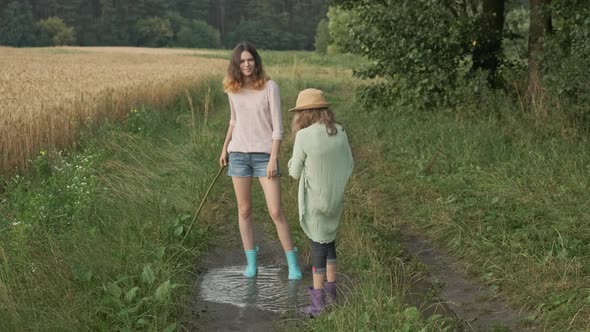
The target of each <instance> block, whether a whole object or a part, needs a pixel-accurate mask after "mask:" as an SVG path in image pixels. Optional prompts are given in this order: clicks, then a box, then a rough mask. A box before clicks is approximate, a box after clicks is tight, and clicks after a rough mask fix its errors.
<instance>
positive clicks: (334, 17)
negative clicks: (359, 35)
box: [328, 7, 365, 52]
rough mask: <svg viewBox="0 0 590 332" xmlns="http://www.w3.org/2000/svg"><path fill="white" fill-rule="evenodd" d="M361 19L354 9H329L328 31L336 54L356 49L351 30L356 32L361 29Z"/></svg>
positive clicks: (362, 25)
mask: <svg viewBox="0 0 590 332" xmlns="http://www.w3.org/2000/svg"><path fill="white" fill-rule="evenodd" d="M364 26H365V25H364V24H362V21H361V18H360V17H359V15H358V13H357V12H356V10H354V9H350V10H343V9H341V8H339V7H330V8H329V9H328V30H329V32H330V46H331V47H332V48H333V49H334V50H335V51H336V52H345V51H346V50H353V49H354V39H353V38H352V36H351V33H350V32H351V28H352V27H354V29H355V31H358V30H359V29H361V27H364Z"/></svg>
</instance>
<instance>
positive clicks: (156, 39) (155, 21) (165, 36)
mask: <svg viewBox="0 0 590 332" xmlns="http://www.w3.org/2000/svg"><path fill="white" fill-rule="evenodd" d="M137 34H138V37H139V44H140V45H143V46H150V47H163V46H167V45H168V44H169V43H170V41H171V40H172V37H173V36H174V33H173V32H172V26H171V25H170V21H169V20H167V19H165V18H161V17H149V18H144V19H141V20H139V21H137Z"/></svg>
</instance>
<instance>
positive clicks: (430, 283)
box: [401, 227, 536, 331]
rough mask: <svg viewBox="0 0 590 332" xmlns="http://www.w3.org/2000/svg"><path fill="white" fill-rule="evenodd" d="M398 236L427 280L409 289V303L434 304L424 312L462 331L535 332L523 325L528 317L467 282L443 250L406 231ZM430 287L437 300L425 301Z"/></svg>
mask: <svg viewBox="0 0 590 332" xmlns="http://www.w3.org/2000/svg"><path fill="white" fill-rule="evenodd" d="M402 234H403V236H402V238H403V239H402V240H401V245H402V246H403V247H404V248H405V249H406V250H407V251H408V253H410V254H411V255H412V256H414V257H415V258H416V259H417V260H419V261H420V262H422V263H423V264H425V265H426V266H427V268H428V274H427V277H425V278H424V279H423V280H420V281H418V282H417V283H416V285H415V287H413V288H414V289H413V291H414V296H415V298H414V299H412V302H421V301H422V303H423V305H432V304H433V303H437V304H435V306H436V307H435V308H428V309H429V310H430V311H433V310H434V311H435V312H436V313H438V314H444V315H452V316H454V317H456V318H457V319H458V320H459V323H460V326H461V328H462V330H463V331H536V328H535V326H526V324H524V320H526V319H525V318H526V316H528V315H529V313H527V312H526V311H524V310H517V309H514V308H511V307H510V306H508V305H507V304H506V302H504V301H502V300H501V299H500V298H498V294H497V293H496V292H494V291H493V290H492V289H491V288H490V287H487V286H485V285H483V284H482V283H481V282H478V281H476V280H473V279H472V278H469V277H468V276H467V273H466V272H465V270H464V269H463V268H462V267H461V264H460V263H459V262H457V261H456V260H455V259H453V258H452V256H451V255H450V254H448V253H447V252H446V251H445V250H443V249H440V248H437V247H435V246H434V245H432V244H431V243H430V242H429V241H427V240H426V239H425V238H424V237H423V236H422V235H421V234H419V233H416V232H415V231H413V230H411V229H409V228H406V227H402ZM432 287H434V288H436V289H437V290H438V294H437V298H435V299H428V298H426V296H425V294H426V293H427V292H428V290H429V289H431V288H432ZM433 300H434V301H433ZM418 306H419V305H418Z"/></svg>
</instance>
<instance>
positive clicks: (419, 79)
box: [318, 0, 590, 132]
mask: <svg viewBox="0 0 590 332" xmlns="http://www.w3.org/2000/svg"><path fill="white" fill-rule="evenodd" d="M332 5H334V6H337V7H335V8H331V9H330V11H329V12H328V21H327V23H326V24H325V26H323V27H322V25H321V24H320V26H318V35H321V34H325V33H326V32H322V31H328V32H329V34H330V36H329V38H330V41H331V43H332V44H334V45H336V46H337V47H339V48H340V49H341V50H342V51H346V52H352V53H358V54H362V55H364V56H366V57H367V58H368V59H369V60H370V65H369V66H367V67H364V68H361V69H358V70H357V71H356V74H357V75H358V76H360V77H363V78H376V77H378V78H381V79H380V80H378V81H377V83H374V84H371V85H369V86H368V87H367V88H366V89H364V90H363V91H362V93H361V97H362V100H364V101H365V103H366V104H371V105H382V106H391V105H403V104H407V105H412V106H418V107H420V108H423V109H430V110H432V109H436V108H441V107H443V108H449V107H456V106H458V105H457V103H461V102H462V101H463V100H465V99H464V98H460V97H461V96H465V95H475V96H477V95H481V93H482V91H483V90H482V88H487V89H491V90H492V91H502V90H503V91H507V92H509V91H513V92H514V90H515V89H514V88H515V86H514V85H515V84H517V85H518V84H521V82H524V84H522V85H523V86H522V87H518V89H516V92H517V93H521V94H522V98H523V99H525V100H526V101H527V102H528V103H527V105H528V106H531V107H530V109H531V110H533V111H534V112H536V114H537V116H538V118H539V119H542V118H543V117H546V115H547V112H548V111H549V108H550V107H551V106H549V105H548V103H547V98H548V97H550V96H551V97H556V98H557V99H556V100H561V101H562V103H561V104H560V103H556V105H557V106H560V107H564V110H565V111H567V112H570V113H571V114H570V115H572V117H573V118H575V120H576V121H577V123H580V124H582V125H583V126H584V127H585V129H586V130H588V131H589V132H590V110H589V108H588V105H589V104H590V78H589V77H588V68H589V67H590V38H589V37H590V1H588V0H333V1H332ZM326 27H327V28H326ZM320 39H321V38H320ZM324 39H325V38H324ZM322 45H323V47H324V48H326V46H325V45H326V43H323V44H322ZM513 92H512V93H513ZM565 101H567V102H568V104H567V107H565V106H566V105H564V104H563V102H565Z"/></svg>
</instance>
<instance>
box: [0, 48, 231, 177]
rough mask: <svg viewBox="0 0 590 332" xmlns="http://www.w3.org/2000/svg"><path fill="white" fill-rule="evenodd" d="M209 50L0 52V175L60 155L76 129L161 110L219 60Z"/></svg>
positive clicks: (215, 70)
mask: <svg viewBox="0 0 590 332" xmlns="http://www.w3.org/2000/svg"><path fill="white" fill-rule="evenodd" d="M212 52H214V51H198V50H195V51H193V50H175V49H171V50H167V49H148V48H145V49H144V48H131V47H122V48H117V47H105V48H97V47H92V48H83V47H55V48H19V49H17V48H10V47H0V174H7V173H12V172H14V171H15V170H16V169H20V168H24V167H26V165H27V163H28V161H29V160H30V159H32V158H34V157H35V156H36V155H38V154H39V152H40V151H41V150H48V149H57V150H61V149H65V148H67V147H68V146H71V145H72V144H73V143H75V142H76V140H77V139H78V135H79V132H80V129H81V128H82V127H83V126H91V125H92V124H94V123H100V122H101V121H104V120H112V121H116V120H121V119H124V118H125V116H126V114H127V113H128V112H129V110H130V109H132V108H133V107H135V106H138V105H153V106H164V105H166V104H167V103H170V102H171V101H172V100H174V99H175V98H176V97H177V96H179V95H180V94H181V93H183V92H184V90H185V89H187V88H189V87H191V86H194V85H195V84H198V82H199V80H201V79H203V78H204V77H207V76H211V75H220V76H221V75H223V73H224V72H225V69H226V66H227V61H226V60H220V59H213V58H204V57H200V55H203V54H205V55H209V54H210V53H212Z"/></svg>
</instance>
